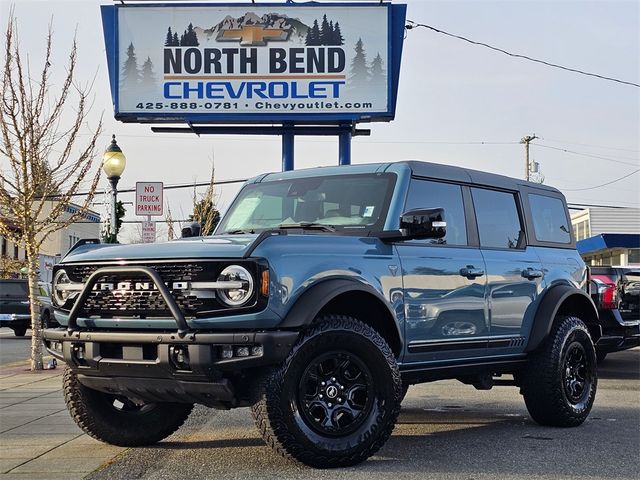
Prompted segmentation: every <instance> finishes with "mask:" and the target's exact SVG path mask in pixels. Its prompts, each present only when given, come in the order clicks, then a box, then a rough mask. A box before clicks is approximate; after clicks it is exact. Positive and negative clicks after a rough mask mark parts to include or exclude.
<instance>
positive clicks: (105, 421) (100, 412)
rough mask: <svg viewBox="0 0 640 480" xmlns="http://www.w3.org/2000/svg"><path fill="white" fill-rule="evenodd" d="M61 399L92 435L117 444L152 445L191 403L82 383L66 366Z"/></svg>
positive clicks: (185, 413) (180, 418)
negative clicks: (150, 399) (137, 398)
mask: <svg viewBox="0 0 640 480" xmlns="http://www.w3.org/2000/svg"><path fill="white" fill-rule="evenodd" d="M63 390H64V399H65V401H66V403H67V408H68V410H69V413H70V414H71V416H72V417H73V419H74V421H75V422H76V424H78V426H79V427H80V428H82V430H84V431H85V432H86V433H87V434H89V435H91V436H92V437H93V438H95V439H97V440H100V441H102V442H105V443H109V444H111V445H118V446H120V447H139V446H143V445H152V444H154V443H157V442H159V441H160V440H162V439H164V438H166V437H168V436H169V435H171V434H172V433H173V432H175V431H176V430H177V429H178V428H179V427H180V426H181V425H182V424H183V423H184V421H185V420H186V419H187V417H188V416H189V414H190V413H191V410H192V409H193V405H190V404H184V403H136V402H134V401H132V400H130V399H128V398H126V397H123V396H120V395H112V394H109V393H104V392H100V391H98V390H93V389H91V388H88V387H85V386H84V385H82V384H81V383H80V382H79V381H78V377H77V375H76V374H75V373H73V372H72V371H71V369H69V367H66V368H65V370H64V376H63Z"/></svg>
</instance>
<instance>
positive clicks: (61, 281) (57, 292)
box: [51, 270, 78, 307]
mask: <svg viewBox="0 0 640 480" xmlns="http://www.w3.org/2000/svg"><path fill="white" fill-rule="evenodd" d="M71 284H72V282H71V279H70V278H69V276H68V275H67V272H65V271H64V270H58V272H57V273H56V276H55V277H53V283H52V288H51V290H52V292H51V293H52V295H51V296H52V297H53V301H54V302H55V304H56V305H57V306H59V307H61V306H62V305H64V304H65V303H66V302H67V300H68V299H69V298H70V297H71V296H72V295H76V294H77V293H78V292H77V291H74V290H72V289H71V288H69V287H70V286H71Z"/></svg>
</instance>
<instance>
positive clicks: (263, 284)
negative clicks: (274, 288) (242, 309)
mask: <svg viewBox="0 0 640 480" xmlns="http://www.w3.org/2000/svg"><path fill="white" fill-rule="evenodd" d="M260 295H262V296H263V297H268V296H269V270H263V271H262V276H261V277H260Z"/></svg>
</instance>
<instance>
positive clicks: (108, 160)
mask: <svg viewBox="0 0 640 480" xmlns="http://www.w3.org/2000/svg"><path fill="white" fill-rule="evenodd" d="M126 164H127V159H126V157H125V156H124V153H122V150H121V149H120V147H119V146H118V144H117V143H116V136H115V135H113V137H112V139H111V143H110V144H109V146H108V147H107V149H106V150H105V151H104V155H103V156H102V170H104V173H106V174H107V178H108V179H109V183H110V184H111V222H110V223H111V224H110V225H109V226H110V230H111V231H110V232H109V233H110V234H111V238H112V239H113V241H114V242H116V241H117V239H116V235H117V232H116V223H117V212H116V204H117V200H118V180H120V177H121V176H122V172H124V167H125V165H126Z"/></svg>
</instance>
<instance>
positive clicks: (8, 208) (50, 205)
mask: <svg viewBox="0 0 640 480" xmlns="http://www.w3.org/2000/svg"><path fill="white" fill-rule="evenodd" d="M52 38H53V30H52V27H51V26H50V27H49V30H48V33H47V35H46V38H45V47H46V48H45V54H44V58H43V59H42V65H41V66H40V67H39V68H38V71H37V72H36V73H35V74H34V72H32V71H31V66H30V65H29V60H28V55H26V54H24V53H23V52H22V51H21V49H20V44H19V41H18V27H17V21H16V18H15V16H14V13H13V11H12V12H11V14H10V15H9V20H8V22H7V29H6V32H5V45H4V51H3V53H4V59H3V61H2V65H1V66H0V68H1V69H2V71H1V72H0V84H1V87H0V234H1V235H4V236H5V237H6V238H9V239H11V240H12V241H13V242H15V243H18V244H20V245H22V246H24V248H25V250H26V254H27V266H28V277H29V296H30V300H31V329H32V337H31V370H41V369H42V368H43V361H42V325H41V322H40V306H39V303H38V300H37V295H38V290H37V289H38V266H39V265H38V254H39V251H40V247H41V246H42V244H43V242H44V241H45V240H46V239H47V237H49V236H50V235H51V234H52V233H54V232H55V231H57V230H60V229H62V228H64V227H66V226H68V225H69V224H71V223H74V222H76V221H78V220H80V219H81V218H82V217H83V216H84V215H85V214H86V212H87V210H89V207H90V205H91V203H92V201H93V196H94V193H95V190H96V186H97V184H98V180H99V178H100V169H99V168H98V169H95V171H94V169H92V166H93V160H94V156H95V148H96V141H97V139H98V136H99V134H100V131H101V130H102V119H101V118H100V120H99V122H98V124H97V126H96V127H95V128H93V129H90V132H89V137H88V140H86V142H85V143H84V144H82V145H79V143H80V142H79V140H78V136H79V135H82V130H83V129H85V128H87V129H89V127H88V126H86V124H87V117H88V114H89V110H90V101H89V95H90V92H91V84H89V85H88V86H86V87H84V86H80V85H78V84H77V82H76V81H75V71H76V63H77V48H76V40H75V38H74V40H73V43H72V44H71V49H70V51H69V58H68V63H67V65H66V73H65V75H64V78H63V80H62V83H61V84H54V82H53V80H52V78H51V76H52V64H51V61H52V46H53V42H52ZM62 70H63V69H62V68H58V71H62ZM80 189H86V190H87V191H89V195H86V196H84V197H81V198H82V200H80V201H79V202H78V203H77V204H75V208H73V209H70V208H69V205H71V204H72V199H73V198H74V196H75V194H76V193H78V191H79V190H80ZM12 226H13V228H11V227H12ZM15 227H17V228H15Z"/></svg>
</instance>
